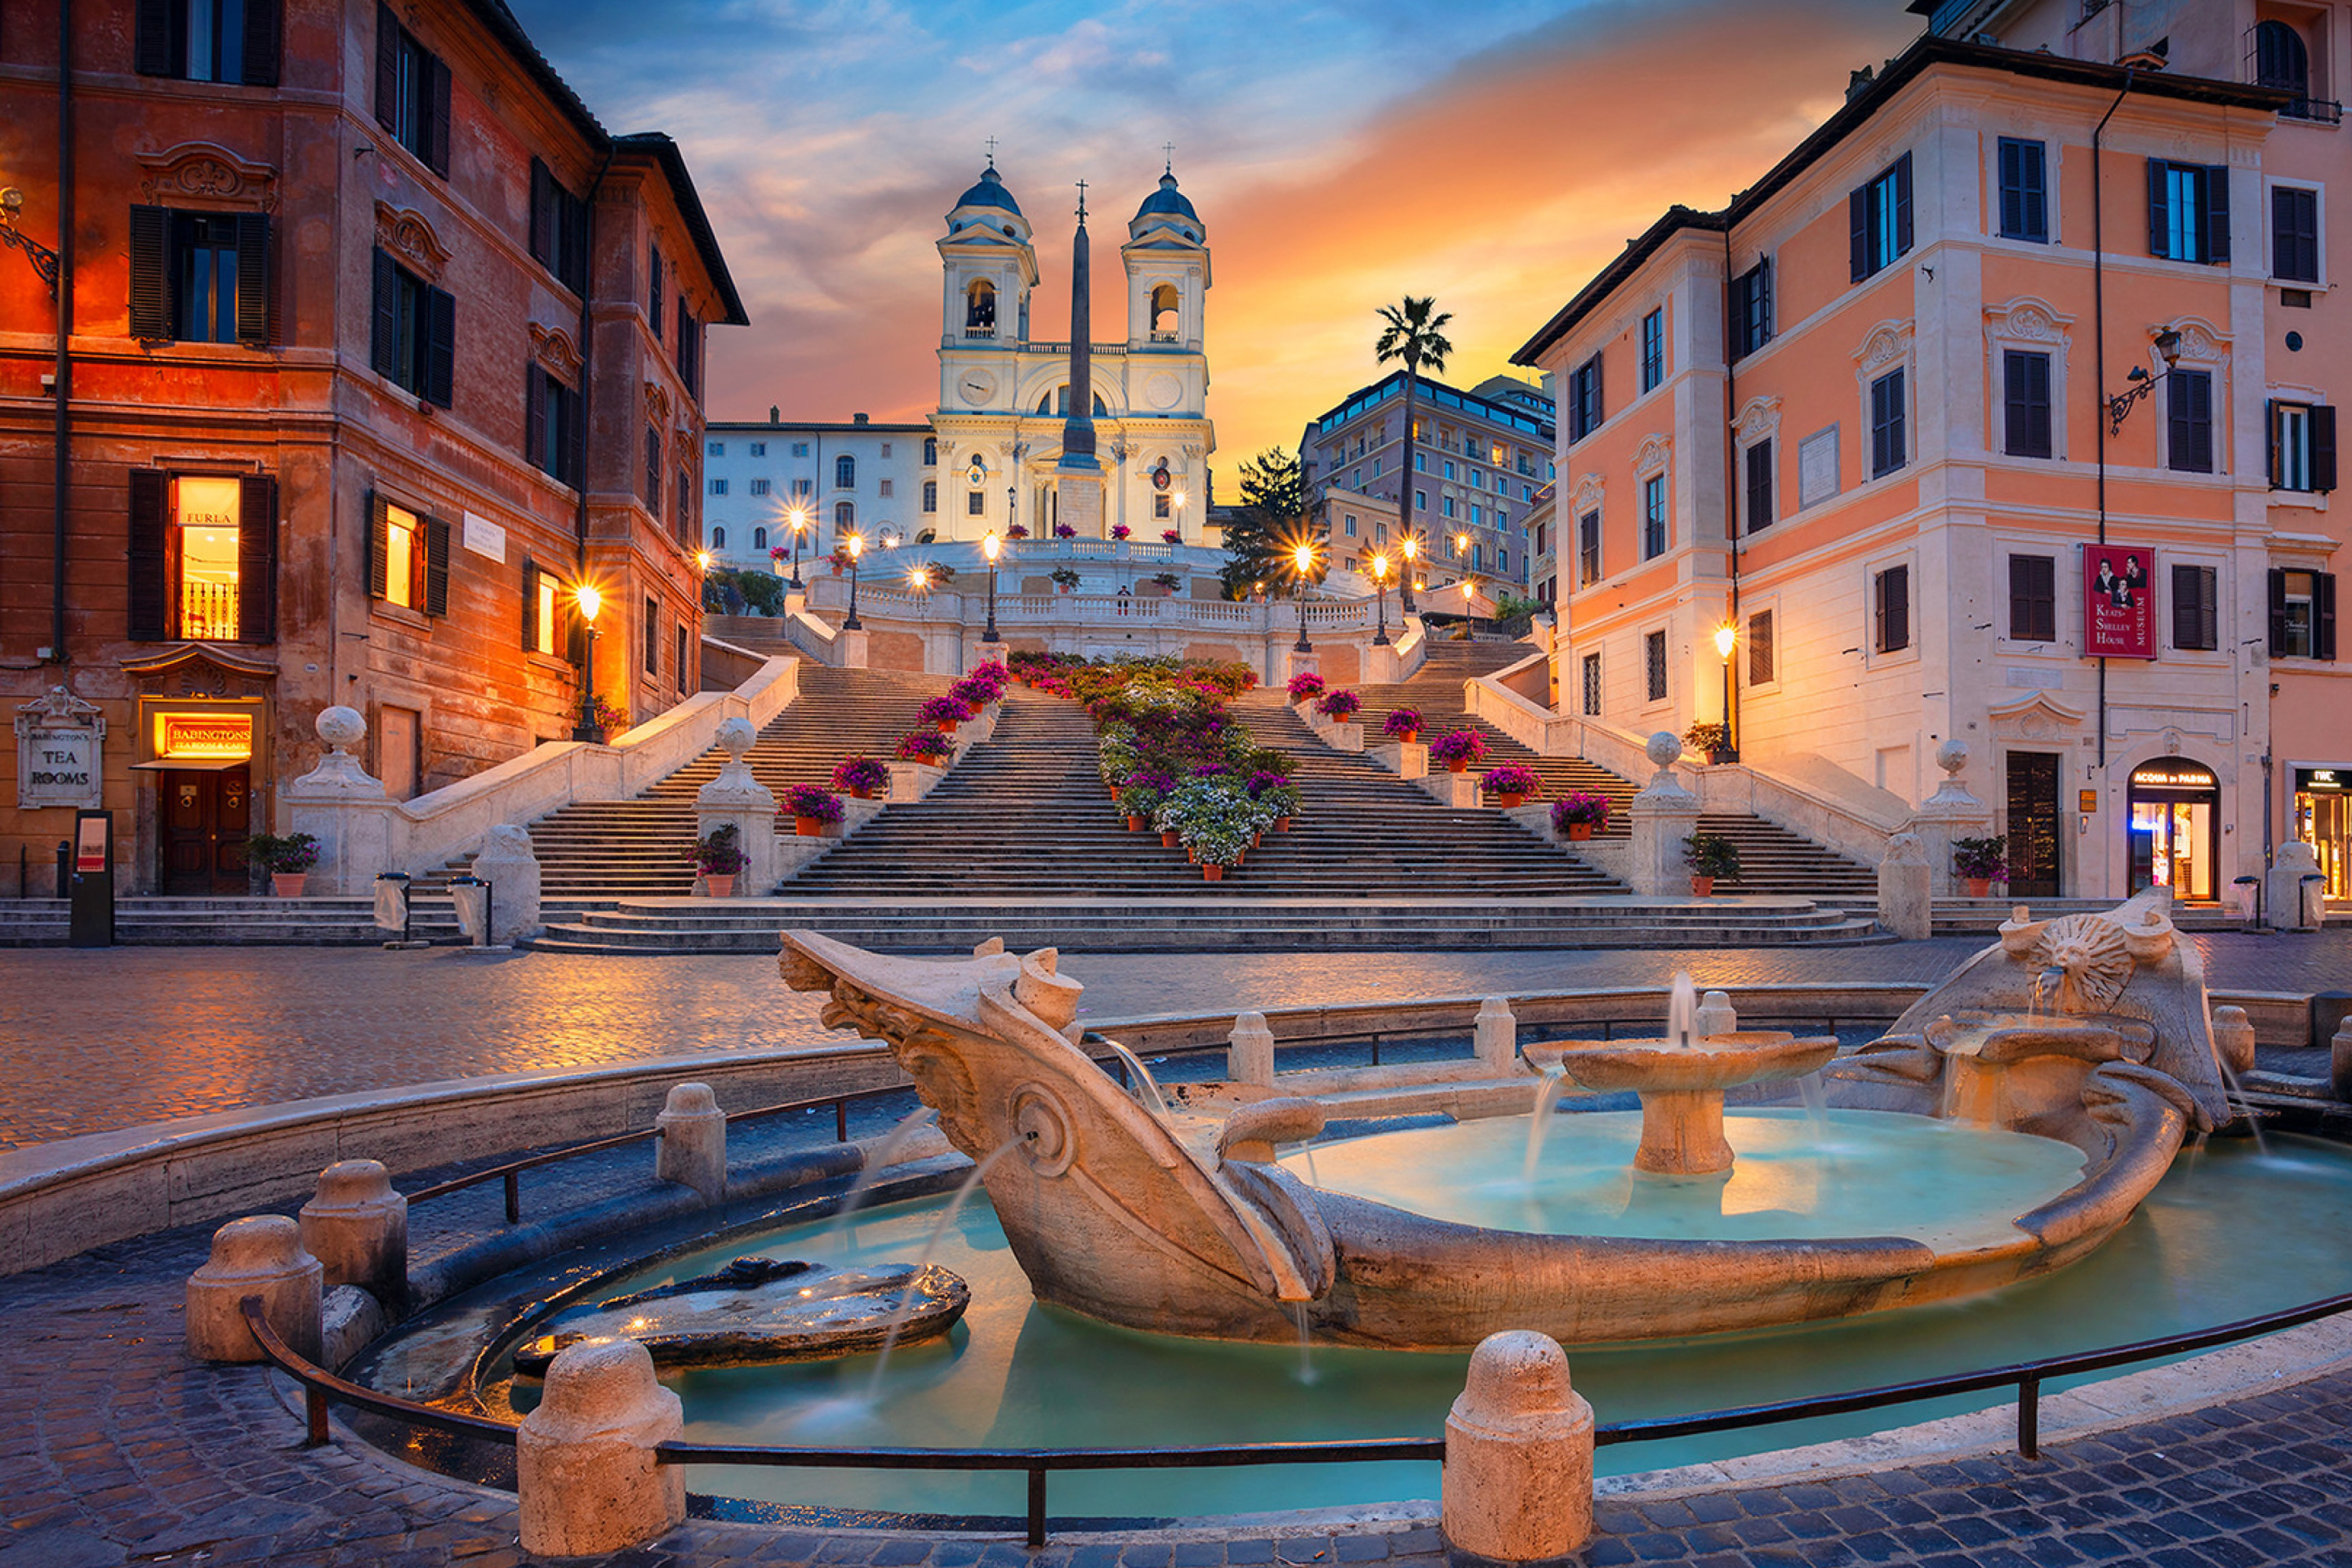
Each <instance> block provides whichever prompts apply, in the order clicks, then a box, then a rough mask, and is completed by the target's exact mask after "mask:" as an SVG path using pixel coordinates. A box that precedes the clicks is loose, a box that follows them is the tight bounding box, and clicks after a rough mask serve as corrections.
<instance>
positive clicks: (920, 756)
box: [898, 730, 955, 767]
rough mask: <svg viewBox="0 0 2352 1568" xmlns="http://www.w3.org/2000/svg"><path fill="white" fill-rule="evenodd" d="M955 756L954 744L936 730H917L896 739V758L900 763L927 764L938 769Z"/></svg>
mask: <svg viewBox="0 0 2352 1568" xmlns="http://www.w3.org/2000/svg"><path fill="white" fill-rule="evenodd" d="M954 754H955V742H953V741H950V740H949V739H948V738H947V737H946V736H945V735H942V734H940V732H939V731H937V730H918V731H915V732H914V733H913V734H911V735H902V736H900V737H899V738H898V760H899V761H900V762H902V763H929V764H930V765H931V766H933V767H938V766H939V765H940V763H944V762H946V761H947V760H948V758H950V757H951V756H953V755H954Z"/></svg>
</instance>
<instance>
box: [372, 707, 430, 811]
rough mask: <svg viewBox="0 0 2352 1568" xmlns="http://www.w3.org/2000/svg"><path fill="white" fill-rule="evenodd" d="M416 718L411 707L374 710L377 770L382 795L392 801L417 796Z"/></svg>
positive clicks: (417, 727)
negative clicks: (380, 779)
mask: <svg viewBox="0 0 2352 1568" xmlns="http://www.w3.org/2000/svg"><path fill="white" fill-rule="evenodd" d="M419 731H420V722H419V715H418V713H417V711H416V710H415V709H414V708H392V707H384V708H379V709H378V710H376V770H377V776H379V777H381V778H382V779H383V793H384V794H386V795H390V796H392V798H393V799H394V800H409V799H412V798H414V797H415V794H416V773H417V767H416V763H417V738H418V734H419Z"/></svg>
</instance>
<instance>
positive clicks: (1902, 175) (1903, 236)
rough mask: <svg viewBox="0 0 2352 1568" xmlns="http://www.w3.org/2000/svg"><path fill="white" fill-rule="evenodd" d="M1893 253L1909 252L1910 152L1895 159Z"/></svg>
mask: <svg viewBox="0 0 2352 1568" xmlns="http://www.w3.org/2000/svg"><path fill="white" fill-rule="evenodd" d="M1909 254H1911V154H1910V153H1904V154H1903V156H1901V157H1900V158H1897V159H1895V255H1896V256H1908V255H1909ZM1889 259H1890V260H1891V259H1892V258H1889Z"/></svg>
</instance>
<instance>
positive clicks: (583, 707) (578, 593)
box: [572, 583, 604, 744]
mask: <svg viewBox="0 0 2352 1568" xmlns="http://www.w3.org/2000/svg"><path fill="white" fill-rule="evenodd" d="M572 603H573V604H574V605H577V606H578V607H579V610H580V619H581V623H582V624H583V625H584V626H587V628H588V651H587V662H586V663H585V664H583V665H582V666H581V668H580V722H579V723H577V724H575V725H574V726H572V739H573V740H575V741H594V742H598V743H600V744H601V743H602V742H603V741H604V726H603V725H602V724H599V723H598V722H596V612H597V611H598V610H601V609H603V608H604V595H602V594H599V593H598V592H597V591H596V589H595V587H594V585H593V584H588V583H583V584H580V585H579V586H578V587H576V588H574V589H572Z"/></svg>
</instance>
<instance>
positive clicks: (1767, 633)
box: [1748, 610, 1772, 686]
mask: <svg viewBox="0 0 2352 1568" xmlns="http://www.w3.org/2000/svg"><path fill="white" fill-rule="evenodd" d="M1771 679H1772V612H1771V611H1769V610H1764V611H1760V612H1759V613H1758V614H1756V615H1752V616H1748V685H1750V686H1764V685H1768V684H1769V683H1770V681H1771Z"/></svg>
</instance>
